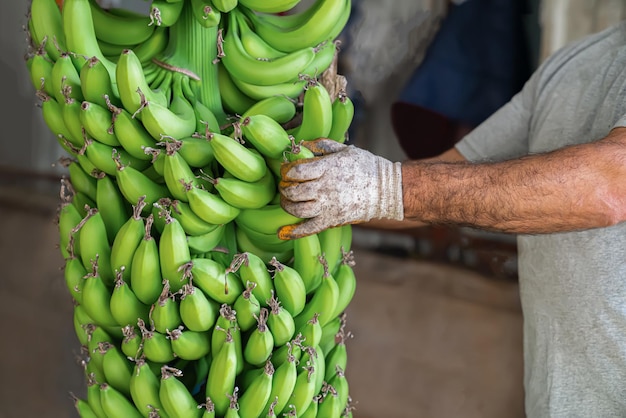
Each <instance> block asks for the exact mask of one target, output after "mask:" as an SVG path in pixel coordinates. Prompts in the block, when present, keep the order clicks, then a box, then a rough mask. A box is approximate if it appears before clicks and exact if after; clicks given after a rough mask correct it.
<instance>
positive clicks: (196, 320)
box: [172, 283, 219, 344]
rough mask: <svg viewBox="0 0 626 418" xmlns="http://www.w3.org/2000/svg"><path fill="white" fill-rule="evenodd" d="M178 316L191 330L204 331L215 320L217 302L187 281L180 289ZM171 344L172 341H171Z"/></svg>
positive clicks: (217, 309) (209, 327)
mask: <svg viewBox="0 0 626 418" xmlns="http://www.w3.org/2000/svg"><path fill="white" fill-rule="evenodd" d="M181 292H182V294H181V301H180V306H179V309H180V318H181V320H182V321H183V324H184V325H185V326H186V327H187V328H189V329H190V330H191V331H197V332H204V331H208V330H209V329H211V327H212V326H213V325H214V324H215V321H216V320H217V316H218V312H219V304H218V303H217V302H215V301H214V300H212V299H210V298H207V297H206V295H205V294H204V292H202V290H200V289H198V288H197V287H195V286H193V285H192V284H191V283H188V284H186V285H184V286H183V288H182V289H181ZM172 344H173V343H172Z"/></svg>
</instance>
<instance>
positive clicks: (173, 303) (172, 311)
mask: <svg viewBox="0 0 626 418" xmlns="http://www.w3.org/2000/svg"><path fill="white" fill-rule="evenodd" d="M150 322H151V324H152V326H153V327H154V329H155V330H156V331H157V332H159V333H161V334H167V331H168V330H173V329H175V328H178V326H179V325H180V324H181V323H182V319H181V317H180V308H179V301H178V300H177V299H176V294H175V293H172V292H171V291H170V284H169V281H168V280H164V281H163V291H162V292H161V295H160V296H159V300H158V301H157V302H156V303H155V304H153V305H152V307H151V309H150Z"/></svg>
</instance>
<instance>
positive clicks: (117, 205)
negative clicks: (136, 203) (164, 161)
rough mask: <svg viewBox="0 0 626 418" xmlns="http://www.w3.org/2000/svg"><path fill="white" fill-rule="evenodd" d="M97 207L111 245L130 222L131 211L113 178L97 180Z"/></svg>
mask: <svg viewBox="0 0 626 418" xmlns="http://www.w3.org/2000/svg"><path fill="white" fill-rule="evenodd" d="M96 205H97V207H98V213H100V215H101V216H102V220H103V222H104V225H105V227H106V232H107V237H108V240H109V243H113V241H114V240H115V236H116V235H117V232H118V231H119V230H120V228H122V226H123V225H124V224H125V223H126V221H127V220H128V217H129V213H128V212H129V210H128V203H127V202H126V199H124V196H123V195H122V193H121V192H120V190H119V188H118V187H117V184H116V182H115V180H114V179H113V177H111V176H109V175H106V174H104V173H102V174H101V175H100V176H99V178H98V180H97V187H96ZM110 252H111V251H110V250H109V253H110ZM109 262H110V258H109ZM111 270H112V268H111Z"/></svg>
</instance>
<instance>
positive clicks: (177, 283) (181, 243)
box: [159, 215, 191, 292]
mask: <svg viewBox="0 0 626 418" xmlns="http://www.w3.org/2000/svg"><path fill="white" fill-rule="evenodd" d="M165 222H166V223H165V228H164V229H163V232H162V233H161V238H160V240H159V260H160V262H161V275H162V276H163V279H164V280H168V281H169V282H170V286H171V289H172V292H178V291H179V290H180V289H181V288H182V287H183V285H184V284H185V283H187V282H188V281H189V279H188V278H187V277H185V275H184V271H183V266H184V265H185V264H187V263H189V262H190V261H191V254H190V252H189V246H188V245H187V235H186V234H185V230H184V229H183V227H182V225H181V224H180V222H178V220H176V219H175V218H172V217H171V216H169V215H166V217H165Z"/></svg>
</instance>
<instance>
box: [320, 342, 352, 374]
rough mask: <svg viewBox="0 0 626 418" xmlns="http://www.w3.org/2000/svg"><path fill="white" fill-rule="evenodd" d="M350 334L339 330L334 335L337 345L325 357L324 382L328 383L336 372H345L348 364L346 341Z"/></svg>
mask: <svg viewBox="0 0 626 418" xmlns="http://www.w3.org/2000/svg"><path fill="white" fill-rule="evenodd" d="M351 337H352V334H351V333H349V332H345V331H343V330H340V331H339V332H338V333H337V335H336V337H335V338H336V340H337V344H336V345H335V346H334V347H333V348H332V349H331V350H330V351H329V352H328V354H327V355H326V373H325V374H324V380H325V381H327V382H329V381H330V380H331V379H332V378H333V376H335V374H336V373H337V370H341V371H342V372H345V370H346V366H347V363H348V351H347V348H346V340H347V339H348V338H351Z"/></svg>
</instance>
